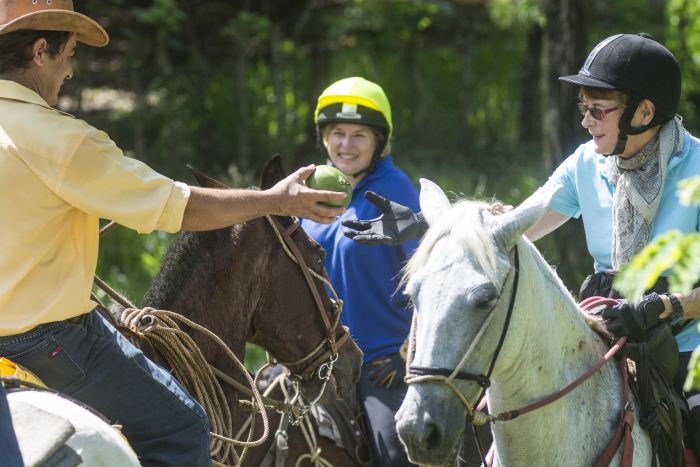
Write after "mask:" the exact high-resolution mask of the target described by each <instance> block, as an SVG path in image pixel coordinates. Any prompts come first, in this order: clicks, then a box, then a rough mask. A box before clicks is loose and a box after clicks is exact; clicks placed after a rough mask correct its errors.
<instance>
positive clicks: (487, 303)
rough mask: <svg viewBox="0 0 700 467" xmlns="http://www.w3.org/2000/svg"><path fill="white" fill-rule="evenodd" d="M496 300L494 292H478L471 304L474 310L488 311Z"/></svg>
mask: <svg viewBox="0 0 700 467" xmlns="http://www.w3.org/2000/svg"><path fill="white" fill-rule="evenodd" d="M496 300H498V293H496V291H495V290H491V289H490V288H489V290H480V291H478V292H477V293H476V294H475V296H474V299H473V301H472V304H473V306H474V308H476V309H477V310H481V311H489V310H491V309H492V308H493V307H494V306H495V305H496Z"/></svg>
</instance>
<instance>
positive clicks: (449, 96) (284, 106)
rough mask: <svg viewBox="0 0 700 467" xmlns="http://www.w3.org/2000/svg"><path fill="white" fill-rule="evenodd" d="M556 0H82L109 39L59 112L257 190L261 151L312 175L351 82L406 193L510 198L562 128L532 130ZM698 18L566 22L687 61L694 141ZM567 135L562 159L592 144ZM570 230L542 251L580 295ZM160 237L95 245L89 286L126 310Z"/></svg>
mask: <svg viewBox="0 0 700 467" xmlns="http://www.w3.org/2000/svg"><path fill="white" fill-rule="evenodd" d="M557 1H559V3H561V4H562V5H567V4H568V5H569V6H571V5H575V4H576V1H575V0H573V1H572V0H557ZM553 2H555V0H431V1H428V0H395V1H392V0H276V1H272V0H260V1H243V0H206V1H193V0H148V1H147V0H76V2H75V4H76V8H77V10H78V11H82V12H85V13H87V14H89V15H90V16H91V17H93V18H95V19H97V20H98V21H99V22H100V23H101V24H103V25H104V26H105V27H106V29H107V30H108V32H109V33H110V36H111V42H110V44H109V45H108V46H107V47H105V48H101V49H96V48H90V47H84V46H83V47H81V48H79V50H78V54H77V62H78V66H77V68H76V71H75V77H74V78H73V79H72V80H71V81H69V82H67V84H66V85H65V86H64V95H65V97H64V99H62V101H61V105H62V106H63V107H64V108H65V110H67V111H69V112H72V113H74V114H76V115H77V116H79V117H81V118H84V119H86V120H87V121H89V122H90V123H92V124H93V125H95V126H96V127H98V128H101V129H104V130H106V131H107V132H108V133H109V134H110V135H111V136H112V138H113V139H114V140H115V141H116V142H117V144H118V145H119V146H120V147H121V148H122V149H124V151H125V153H126V154H127V155H129V156H133V157H137V158H139V159H141V160H144V161H146V162H147V163H148V164H149V165H151V166H152V167H154V168H155V169H157V170H159V171H160V172H162V173H165V174H167V175H169V176H171V177H172V178H175V179H178V180H182V181H186V182H190V183H192V182H193V179H192V178H191V177H190V175H189V174H188V173H187V170H186V168H185V164H188V163H189V164H191V165H193V166H195V167H197V168H199V169H201V170H204V171H205V172H208V173H209V174H211V175H213V176H216V177H219V178H222V179H225V180H227V181H228V182H229V183H231V184H232V185H234V186H251V185H257V178H258V174H259V171H260V170H261V168H262V166H263V165H264V163H265V162H266V160H267V159H268V158H269V157H270V156H271V155H273V154H277V153H279V154H282V155H283V157H284V161H285V165H286V166H287V169H288V170H292V169H294V168H296V167H298V166H300V165H302V164H306V163H310V162H315V163H322V162H323V161H324V158H323V156H322V155H321V153H320V152H319V151H318V149H317V147H316V135H315V130H314V127H313V121H312V118H313V112H314V109H315V103H316V98H317V96H318V95H319V94H320V93H321V91H322V90H323V89H324V88H325V87H326V86H327V85H329V84H330V83H332V82H333V81H335V80H337V79H340V78H343V77H347V76H352V75H362V76H364V77H366V78H368V79H371V80H374V81H377V82H378V83H380V84H381V85H382V86H383V87H384V89H385V91H386V93H387V95H388V96H389V99H390V101H391V103H392V107H393V114H394V125H395V140H394V141H393V142H392V145H393V148H394V156H395V160H396V162H397V163H398V164H399V165H400V166H401V167H402V168H403V169H404V170H406V171H407V172H408V174H409V175H410V176H411V177H412V178H413V180H414V181H416V183H417V180H418V178H419V177H426V178H429V179H431V180H433V181H435V182H436V183H438V184H439V185H440V186H442V187H443V188H444V189H446V190H450V191H452V192H453V193H454V194H455V196H457V195H459V196H469V197H478V198H492V197H495V198H499V199H501V200H503V201H506V202H509V203H518V202H519V201H521V200H522V199H524V198H525V197H526V196H527V195H528V194H529V193H531V192H532V191H533V190H534V189H535V188H536V187H537V186H539V185H540V184H541V183H542V182H543V181H544V180H545V179H546V177H547V176H548V172H549V170H551V167H549V166H548V164H547V163H546V162H545V160H544V157H543V144H544V142H543V141H544V140H545V138H546V135H547V134H548V132H553V131H554V132H556V131H558V128H557V127H550V126H549V125H543V124H542V115H543V108H542V107H543V105H542V101H543V97H544V96H543V95H542V94H543V92H542V90H543V89H544V87H543V77H542V68H543V55H542V50H541V49H542V40H541V37H542V36H543V32H546V31H547V28H550V27H552V26H554V25H555V23H556V22H557V21H558V19H557V18H551V17H550V18H548V17H547V11H549V10H548V5H550V4H552V3H553ZM698 9H700V7H699V6H698V3H697V2H694V1H688V0H669V1H664V0H618V1H615V2H609V1H608V0H587V1H586V2H585V8H582V13H581V14H582V17H580V18H578V22H577V24H580V25H582V26H581V28H582V34H583V39H584V42H585V44H583V46H584V48H585V51H586V53H587V51H588V50H590V48H591V47H592V46H593V45H594V44H595V43H597V42H598V41H599V40H600V39H602V38H603V37H606V36H608V35H611V34H615V33H619V32H629V33H635V32H639V31H647V32H649V33H651V34H653V35H654V36H655V37H656V38H657V39H659V40H660V41H662V42H663V43H665V44H667V45H668V47H669V48H670V49H671V50H672V51H673V52H674V53H675V54H676V55H677V56H678V57H679V59H680V61H681V65H682V70H683V77H684V83H685V87H684V89H685V92H684V95H683V102H682V113H683V115H684V116H685V125H686V127H687V128H688V129H690V130H691V132H694V133H697V132H696V131H695V128H697V126H698V118H700V116H699V115H698V106H700V89H699V87H700V80H699V79H697V78H698V74H699V71H700V69H699V67H700V42H699V41H700V34H699V32H700V20H698V17H700V15H698ZM584 59H585V55H583V56H581V57H580V60H578V62H579V63H582V62H583V60H584ZM569 72H570V73H572V74H573V73H576V72H577V69H571V70H569ZM555 98H556V97H555ZM573 104H574V103H573V102H571V105H570V112H571V113H570V117H571V122H573V123H574V124H576V121H577V120H578V117H577V116H576V114H575V112H576V108H575V106H574V105H573ZM559 123H560V122H557V124H559ZM575 134H576V138H575V139H574V140H572V141H567V149H566V151H570V150H572V149H574V148H575V147H576V145H577V144H580V143H582V142H584V141H585V140H586V139H587V133H586V132H585V131H584V130H583V129H580V130H579V131H577V132H576V133H575ZM566 151H565V152H566ZM566 155H568V154H561V155H560V160H561V159H563V158H564V157H566ZM550 165H551V164H550ZM570 224H571V225H568V226H567V227H566V228H565V229H563V231H562V233H561V234H557V235H554V236H550V237H551V238H547V239H544V240H542V241H540V244H539V246H540V248H541V249H542V250H543V251H544V253H545V256H546V257H547V259H549V260H550V261H551V262H552V263H553V264H555V265H556V266H557V267H558V270H559V273H560V274H561V275H562V277H563V278H564V280H565V282H566V283H567V284H568V286H569V287H570V288H571V289H572V290H575V289H577V287H578V284H579V283H580V281H581V279H582V278H583V277H584V276H585V274H587V273H588V272H590V270H591V266H592V260H591V259H590V257H589V256H588V254H587V253H586V249H585V243H584V240H583V236H582V234H581V228H580V225H579V224H577V223H576V222H571V223H570ZM169 240H170V237H169V236H168V235H166V234H160V233H154V234H151V235H137V234H135V233H133V232H129V231H127V230H126V229H123V228H118V229H116V230H114V231H113V232H112V233H110V234H109V235H108V236H107V237H106V238H105V239H104V240H103V242H102V247H101V252H100V254H101V257H100V263H99V266H98V274H99V275H100V276H101V277H102V278H103V279H105V280H107V281H108V282H109V283H110V284H112V285H113V286H115V287H117V288H119V289H120V290H123V291H124V292H125V293H127V294H128V295H129V296H130V297H131V298H132V299H133V300H134V301H136V302H137V303H138V302H139V301H140V299H141V297H142V296H143V293H144V291H145V290H146V288H147V287H148V283H149V281H150V279H151V277H152V276H153V274H154V272H155V271H156V270H157V267H158V264H159V261H160V257H161V255H162V253H163V251H164V249H165V247H166V245H167V243H168V242H169Z"/></svg>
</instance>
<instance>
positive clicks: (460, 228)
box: [403, 199, 507, 283]
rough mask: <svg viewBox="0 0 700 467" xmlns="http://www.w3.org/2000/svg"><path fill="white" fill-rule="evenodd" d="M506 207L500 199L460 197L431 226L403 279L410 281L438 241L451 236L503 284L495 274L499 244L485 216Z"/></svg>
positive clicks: (490, 275)
mask: <svg viewBox="0 0 700 467" xmlns="http://www.w3.org/2000/svg"><path fill="white" fill-rule="evenodd" d="M506 210H507V209H506V207H505V205H504V204H503V203H501V202H498V201H494V202H486V201H481V200H472V199H461V200H459V201H457V202H456V203H454V204H453V205H452V207H451V209H449V210H448V211H447V212H446V213H445V215H444V216H442V217H441V218H440V220H439V221H438V222H437V223H435V224H434V225H431V226H430V228H429V229H428V231H427V232H426V234H425V236H424V237H423V240H422V241H421V243H420V245H419V246H418V249H417V250H416V252H415V253H414V254H413V256H412V257H411V259H410V260H409V262H408V264H407V265H406V267H405V269H404V279H403V282H408V280H410V278H411V277H413V276H414V275H415V274H416V272H417V271H418V270H419V269H421V268H422V267H423V266H425V264H426V262H427V261H428V257H429V256H430V253H431V252H432V250H433V248H434V247H435V245H436V244H437V242H438V241H439V240H440V239H441V238H443V237H447V236H452V237H453V238H454V239H455V240H456V241H457V242H458V244H459V245H461V247H462V248H463V250H464V253H465V254H469V255H471V256H472V257H473V258H474V259H475V260H476V261H477V262H478V263H479V265H480V266H481V268H482V269H483V271H484V273H485V274H486V276H487V277H488V279H489V280H490V281H492V282H494V283H500V281H501V280H502V278H499V277H498V276H497V274H496V270H497V268H496V265H497V253H498V248H497V245H496V243H495V241H494V239H493V237H492V236H491V235H489V232H487V231H486V229H484V227H483V225H484V217H485V216H492V215H495V214H501V213H503V212H505V211H506Z"/></svg>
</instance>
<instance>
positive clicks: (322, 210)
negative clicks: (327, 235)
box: [268, 165, 346, 224]
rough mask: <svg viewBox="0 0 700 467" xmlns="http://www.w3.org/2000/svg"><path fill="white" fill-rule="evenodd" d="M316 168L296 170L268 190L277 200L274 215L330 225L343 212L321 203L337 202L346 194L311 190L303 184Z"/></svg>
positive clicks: (342, 209) (310, 166) (343, 210)
mask: <svg viewBox="0 0 700 467" xmlns="http://www.w3.org/2000/svg"><path fill="white" fill-rule="evenodd" d="M315 169H316V167H315V166H314V165H309V166H306V167H302V168H301V169H299V170H297V171H296V172H294V173H293V174H291V175H290V176H288V177H287V178H285V179H284V180H281V181H279V182H278V183H277V184H276V185H275V186H273V187H272V188H270V189H269V190H268V191H270V193H271V194H273V195H274V196H275V197H276V198H278V199H279V203H278V204H277V210H276V212H275V214H277V215H280V216H299V217H303V218H304V219H309V220H312V221H314V222H319V223H321V224H330V223H332V222H334V221H335V218H336V217H337V216H339V215H341V214H342V213H343V212H345V208H342V207H339V208H334V207H330V206H326V205H323V204H321V203H323V202H328V201H339V200H341V199H344V198H345V196H346V194H345V193H340V192H337V191H323V190H312V189H311V188H308V187H307V186H306V185H304V184H303V182H304V180H306V179H307V178H309V177H310V176H311V174H312V173H314V170H315Z"/></svg>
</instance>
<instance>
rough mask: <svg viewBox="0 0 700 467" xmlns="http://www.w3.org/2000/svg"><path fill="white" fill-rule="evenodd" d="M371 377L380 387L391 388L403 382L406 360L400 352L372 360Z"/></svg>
mask: <svg viewBox="0 0 700 467" xmlns="http://www.w3.org/2000/svg"><path fill="white" fill-rule="evenodd" d="M369 365H370V370H369V379H370V381H374V384H375V385H377V386H379V387H382V386H383V387H385V388H387V389H391V388H392V387H394V386H395V385H397V384H401V382H402V381H403V377H404V376H405V374H406V362H405V361H404V360H403V358H402V357H401V354H400V353H399V352H397V353H395V354H393V355H389V356H388V357H384V358H378V359H376V360H373V361H372V362H370V364H369Z"/></svg>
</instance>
